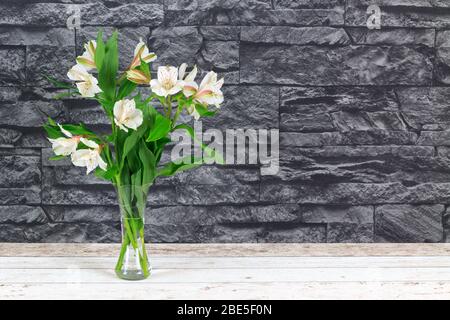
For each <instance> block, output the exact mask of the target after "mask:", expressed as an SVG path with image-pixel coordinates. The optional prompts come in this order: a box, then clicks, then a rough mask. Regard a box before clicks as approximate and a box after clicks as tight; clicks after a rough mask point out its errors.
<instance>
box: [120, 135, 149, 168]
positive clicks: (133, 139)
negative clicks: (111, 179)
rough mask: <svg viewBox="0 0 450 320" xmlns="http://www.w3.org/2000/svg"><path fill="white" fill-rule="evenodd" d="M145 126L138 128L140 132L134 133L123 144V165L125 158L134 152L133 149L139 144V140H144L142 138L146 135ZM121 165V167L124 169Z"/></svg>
mask: <svg viewBox="0 0 450 320" xmlns="http://www.w3.org/2000/svg"><path fill="white" fill-rule="evenodd" d="M145 129H146V128H145V126H141V127H139V128H138V130H136V131H133V133H131V134H130V135H129V136H128V137H127V138H126V139H125V142H124V144H123V151H122V160H121V164H122V165H123V163H124V161H125V158H126V157H127V156H128V154H129V153H130V152H131V150H133V148H134V147H135V146H136V144H137V143H138V142H139V140H140V139H141V138H142V136H143V135H144V133H145ZM122 165H121V167H122Z"/></svg>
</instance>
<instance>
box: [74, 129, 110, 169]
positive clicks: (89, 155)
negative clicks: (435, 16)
mask: <svg viewBox="0 0 450 320" xmlns="http://www.w3.org/2000/svg"><path fill="white" fill-rule="evenodd" d="M81 142H82V143H83V144H84V145H86V146H87V147H89V148H92V149H81V150H77V151H75V152H74V153H72V157H71V159H72V163H73V164H74V165H75V166H77V167H86V169H87V171H86V174H89V173H91V172H92V171H93V170H95V169H96V168H97V167H100V168H101V169H102V170H106V168H107V166H108V165H107V164H106V162H105V161H103V159H102V157H101V155H100V154H101V148H100V146H99V145H98V144H97V143H96V142H94V141H92V140H88V139H85V138H81Z"/></svg>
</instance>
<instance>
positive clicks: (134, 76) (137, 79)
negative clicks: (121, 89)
mask: <svg viewBox="0 0 450 320" xmlns="http://www.w3.org/2000/svg"><path fill="white" fill-rule="evenodd" d="M127 79H128V80H130V81H131V82H134V83H136V84H146V85H148V84H149V83H150V77H147V76H146V75H145V73H144V72H142V71H140V70H136V69H133V70H128V71H127Z"/></svg>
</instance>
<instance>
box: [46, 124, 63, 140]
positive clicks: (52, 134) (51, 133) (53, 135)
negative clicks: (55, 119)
mask: <svg viewBox="0 0 450 320" xmlns="http://www.w3.org/2000/svg"><path fill="white" fill-rule="evenodd" d="M43 128H44V130H45V131H46V132H47V136H48V137H49V138H50V139H58V138H61V137H62V136H63V134H62V133H61V130H59V128H58V127H53V126H51V125H47V124H45V125H43Z"/></svg>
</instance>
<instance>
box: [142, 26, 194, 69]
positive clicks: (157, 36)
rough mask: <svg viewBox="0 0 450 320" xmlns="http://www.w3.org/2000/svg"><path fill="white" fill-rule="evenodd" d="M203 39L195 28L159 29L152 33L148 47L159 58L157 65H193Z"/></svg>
mask: <svg viewBox="0 0 450 320" xmlns="http://www.w3.org/2000/svg"><path fill="white" fill-rule="evenodd" d="M202 42H203V38H202V36H201V34H200V33H199V31H198V28H195V27H160V28H157V29H155V30H153V31H152V33H151V37H150V39H149V45H150V47H151V48H152V50H154V51H155V52H156V54H157V55H158V56H159V58H158V60H157V61H155V68H156V66H159V65H162V66H163V65H167V64H170V65H180V64H182V63H188V64H189V65H193V64H194V63H195V61H196V57H197V53H198V52H199V51H200V48H201V45H202Z"/></svg>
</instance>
